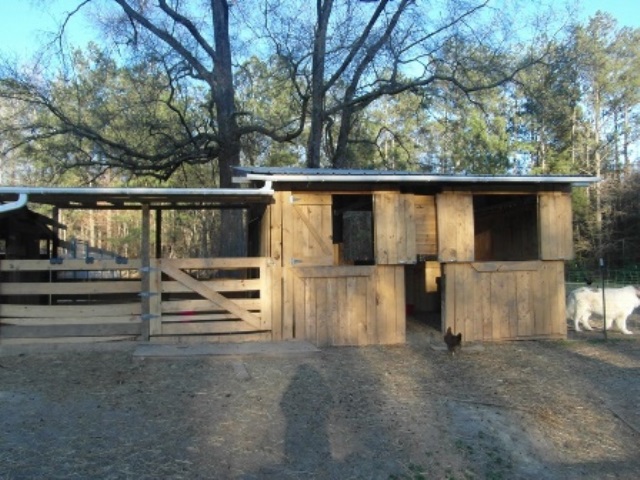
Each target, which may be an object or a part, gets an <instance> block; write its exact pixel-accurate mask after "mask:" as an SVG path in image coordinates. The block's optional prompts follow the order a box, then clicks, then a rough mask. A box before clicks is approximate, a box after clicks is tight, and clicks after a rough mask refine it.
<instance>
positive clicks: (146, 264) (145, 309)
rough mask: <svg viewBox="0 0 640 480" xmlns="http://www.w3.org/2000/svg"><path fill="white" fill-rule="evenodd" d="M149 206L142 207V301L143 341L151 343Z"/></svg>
mask: <svg viewBox="0 0 640 480" xmlns="http://www.w3.org/2000/svg"><path fill="white" fill-rule="evenodd" d="M149 217H150V215H149V204H146V203H145V204H143V205H142V238H141V245H140V257H141V259H140V261H141V263H142V265H141V266H142V268H141V274H142V289H141V295H140V301H141V302H142V304H141V308H142V340H143V341H145V342H148V341H149V332H150V322H151V308H150V301H149V289H150V286H151V269H150V266H151V260H150V250H151V245H150V243H151V226H150V218H149Z"/></svg>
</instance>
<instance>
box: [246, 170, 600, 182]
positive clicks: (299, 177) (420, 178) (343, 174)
mask: <svg viewBox="0 0 640 480" xmlns="http://www.w3.org/2000/svg"><path fill="white" fill-rule="evenodd" d="M235 170H236V172H237V173H238V174H239V177H238V178H236V181H238V182H241V181H243V179H245V180H256V181H271V182H308V183H313V182H317V183H322V182H369V183H377V182H389V183H414V184H420V183H423V184H424V183H431V184H445V183H449V184H450V183H457V184H470V183H484V184H490V183H494V184H501V183H513V184H527V183H528V184H551V183H554V184H571V185H574V186H586V185H589V184H591V183H596V182H599V181H600V179H599V178H598V177H592V176H588V175H463V174H459V175H445V174H426V173H423V172H407V171H395V170H358V169H356V170H338V169H328V168H295V167H237V168H236V169H235Z"/></svg>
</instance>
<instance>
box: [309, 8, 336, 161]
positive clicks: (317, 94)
mask: <svg viewBox="0 0 640 480" xmlns="http://www.w3.org/2000/svg"><path fill="white" fill-rule="evenodd" d="M332 7H333V0H324V1H323V0H316V9H317V13H318V23H317V26H316V31H315V37H314V42H313V60H312V67H311V115H310V117H311V126H310V131H309V140H308V141H307V167H309V168H319V167H320V151H321V147H322V128H323V124H324V93H325V92H324V60H325V52H326V47H327V29H328V28H329V18H330V16H331V9H332Z"/></svg>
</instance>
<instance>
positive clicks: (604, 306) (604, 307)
mask: <svg viewBox="0 0 640 480" xmlns="http://www.w3.org/2000/svg"><path fill="white" fill-rule="evenodd" d="M600 285H601V286H602V322H603V326H602V330H603V331H604V339H605V340H607V301H606V299H605V294H604V260H603V259H602V258H600Z"/></svg>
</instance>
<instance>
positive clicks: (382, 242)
mask: <svg viewBox="0 0 640 480" xmlns="http://www.w3.org/2000/svg"><path fill="white" fill-rule="evenodd" d="M373 200H374V221H373V226H374V236H375V242H374V243H375V256H376V264H377V265H410V264H414V263H416V222H415V209H414V202H413V195H404V194H401V193H399V192H376V193H375V194H374V196H373Z"/></svg>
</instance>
